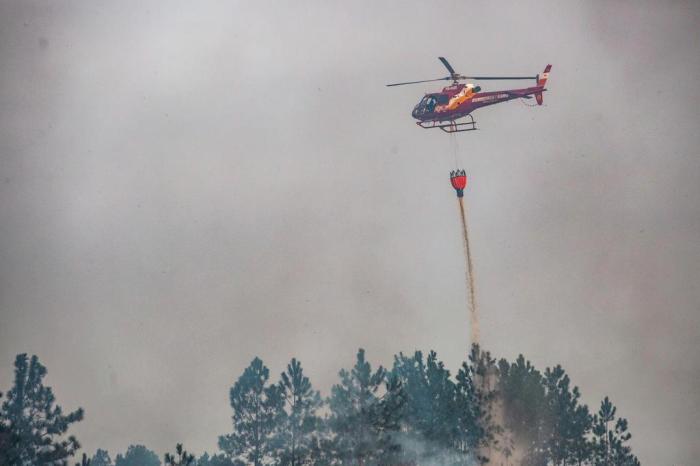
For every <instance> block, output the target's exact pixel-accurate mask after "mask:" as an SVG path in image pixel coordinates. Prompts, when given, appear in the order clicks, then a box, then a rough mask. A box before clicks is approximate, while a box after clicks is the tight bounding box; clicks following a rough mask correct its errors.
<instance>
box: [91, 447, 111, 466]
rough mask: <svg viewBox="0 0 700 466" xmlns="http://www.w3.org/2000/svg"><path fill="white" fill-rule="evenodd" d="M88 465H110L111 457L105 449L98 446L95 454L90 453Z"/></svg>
mask: <svg viewBox="0 0 700 466" xmlns="http://www.w3.org/2000/svg"><path fill="white" fill-rule="evenodd" d="M90 466H112V459H111V458H110V457H109V453H107V450H102V449H99V448H98V449H97V451H96V452H95V454H94V455H92V459H91V460H90Z"/></svg>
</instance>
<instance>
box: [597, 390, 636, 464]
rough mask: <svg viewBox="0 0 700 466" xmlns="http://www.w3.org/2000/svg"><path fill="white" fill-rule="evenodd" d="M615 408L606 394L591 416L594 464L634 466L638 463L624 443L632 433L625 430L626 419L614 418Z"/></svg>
mask: <svg viewBox="0 0 700 466" xmlns="http://www.w3.org/2000/svg"><path fill="white" fill-rule="evenodd" d="M615 414H617V408H616V407H615V406H614V405H613V404H612V402H611V401H610V399H609V398H608V397H607V396H606V397H605V399H603V401H602V402H601V403H600V409H599V410H598V413H597V414H596V415H595V416H594V417H593V435H594V438H593V447H594V464H595V466H613V465H614V466H635V465H637V464H639V460H637V457H636V456H634V455H633V454H632V449H631V448H630V447H629V446H628V445H626V443H627V442H628V441H629V439H630V438H632V434H631V433H629V432H628V431H627V419H624V418H616V417H615Z"/></svg>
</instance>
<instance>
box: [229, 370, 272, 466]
mask: <svg viewBox="0 0 700 466" xmlns="http://www.w3.org/2000/svg"><path fill="white" fill-rule="evenodd" d="M269 378H270V371H269V369H268V368H267V367H265V365H264V364H263V362H262V360H260V359H259V358H255V359H253V361H252V362H251V363H250V366H248V367H247V368H246V369H245V371H244V372H243V375H241V377H240V378H239V379H238V380H237V381H236V383H235V384H234V386H233V387H232V388H231V391H230V401H231V408H233V432H232V433H231V434H228V435H223V436H221V437H219V448H221V449H222V450H223V451H224V452H225V453H226V454H227V455H228V456H230V457H232V458H234V459H238V460H240V461H243V462H244V463H247V464H253V465H255V466H261V465H262V464H264V463H266V462H267V461H268V460H269V458H270V457H271V456H272V455H273V453H274V446H275V445H274V434H275V432H274V431H275V426H276V424H277V422H278V421H279V420H280V417H281V416H282V412H283V410H282V405H283V400H282V397H281V396H280V388H279V387H278V386H276V385H272V386H269V385H268V384H267V382H268V379H269Z"/></svg>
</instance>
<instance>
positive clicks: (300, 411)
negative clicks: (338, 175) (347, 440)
mask: <svg viewBox="0 0 700 466" xmlns="http://www.w3.org/2000/svg"><path fill="white" fill-rule="evenodd" d="M278 387H279V394H280V396H281V398H282V400H283V401H284V404H285V408H286V409H285V411H283V413H282V416H281V417H280V419H279V421H278V423H277V426H276V436H275V437H276V438H275V440H276V447H277V449H278V451H277V455H276V456H277V458H278V461H279V464H280V465H283V466H287V465H289V466H300V465H304V464H311V458H312V454H313V452H314V450H315V449H316V448H317V445H318V442H319V434H320V430H321V419H320V418H319V417H318V415H317V411H318V409H319V408H320V407H321V405H322V401H321V395H320V394H319V393H318V391H315V390H314V389H313V388H312V386H311V382H310V381H309V378H308V377H306V376H305V375H304V371H303V369H302V367H301V363H300V362H299V361H297V360H296V359H292V361H291V362H290V363H289V364H288V365H287V371H286V372H283V373H282V374H281V380H280V382H279V384H278Z"/></svg>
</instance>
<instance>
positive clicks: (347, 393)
mask: <svg viewBox="0 0 700 466" xmlns="http://www.w3.org/2000/svg"><path fill="white" fill-rule="evenodd" d="M339 375H340V383H339V384H337V385H334V386H333V388H332V390H331V397H330V398H329V400H328V403H329V408H330V411H331V413H330V416H329V419H328V424H329V427H330V429H331V432H332V434H333V441H332V443H329V447H330V448H332V453H331V456H332V458H333V460H334V461H336V462H339V463H340V464H345V463H357V464H361V465H367V464H376V463H378V462H380V461H381V460H382V459H383V458H386V457H389V456H390V455H391V454H392V452H394V451H395V449H396V448H398V447H397V446H396V445H395V444H393V443H392V438H391V435H390V432H391V431H392V430H393V427H394V422H393V420H392V419H391V418H389V419H387V418H386V417H385V416H384V415H385V414H386V410H385V409H384V405H385V404H386V403H392V404H393V403H394V399H393V398H394V393H393V392H392V391H387V393H389V394H390V396H388V397H386V398H384V397H383V396H382V393H381V389H382V388H384V387H385V385H384V384H385V382H386V381H387V377H386V370H385V369H384V368H383V367H381V366H379V368H377V370H376V371H372V366H371V365H370V363H369V362H367V361H366V359H365V351H364V350H363V349H360V350H359V351H358V352H357V360H356V362H355V366H354V367H353V368H352V369H351V370H350V371H349V372H348V371H346V370H345V369H343V370H341V371H340V373H339ZM387 388H393V389H394V392H395V388H396V387H395V386H394V385H392V386H390V387H387Z"/></svg>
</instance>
